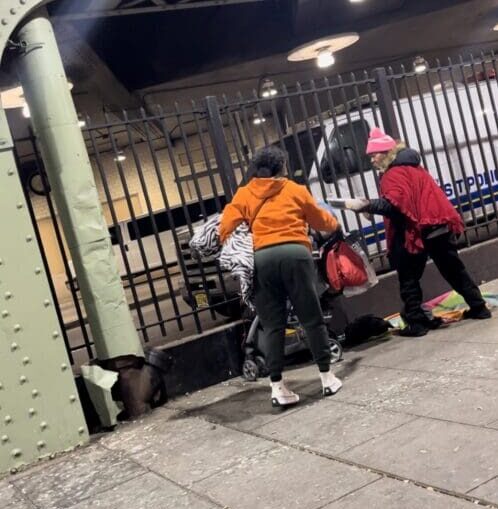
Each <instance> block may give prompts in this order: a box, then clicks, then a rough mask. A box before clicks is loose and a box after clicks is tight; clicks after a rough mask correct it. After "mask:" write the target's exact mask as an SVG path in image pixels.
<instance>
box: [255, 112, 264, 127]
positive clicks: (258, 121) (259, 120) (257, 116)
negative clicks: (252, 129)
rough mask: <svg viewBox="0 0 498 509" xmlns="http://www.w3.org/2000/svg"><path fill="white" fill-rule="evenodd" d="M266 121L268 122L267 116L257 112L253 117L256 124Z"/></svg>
mask: <svg viewBox="0 0 498 509" xmlns="http://www.w3.org/2000/svg"><path fill="white" fill-rule="evenodd" d="M265 122H266V118H265V117H263V116H261V115H258V114H257V113H255V114H254V116H253V118H252V123H253V124H254V125H261V124H264V123H265Z"/></svg>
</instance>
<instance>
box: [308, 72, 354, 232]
mask: <svg viewBox="0 0 498 509" xmlns="http://www.w3.org/2000/svg"><path fill="white" fill-rule="evenodd" d="M310 86H311V90H312V91H313V90H315V92H314V93H313V102H314V106H315V112H316V114H317V115H318V123H319V125H320V131H321V133H322V140H323V143H324V144H325V157H326V158H327V163H328V164H329V167H330V169H331V171H332V180H333V186H334V189H335V194H336V195H337V196H338V197H340V196H341V190H340V188H339V182H338V179H337V173H336V171H335V165H334V159H333V157H332V152H331V151H330V143H329V140H330V137H331V136H332V134H333V130H334V128H333V126H332V129H331V132H330V133H329V134H328V135H327V129H326V128H325V124H324V121H323V117H324V115H323V113H322V111H321V106H320V100H319V97H318V93H317V92H316V87H315V82H314V80H311V81H310ZM317 173H318V175H319V178H320V179H321V180H323V175H321V171H320V167H318V168H317ZM329 185H330V184H329ZM340 212H341V219H342V224H343V225H344V227H345V228H346V230H349V226H348V219H347V216H346V212H345V211H344V210H341V211H340Z"/></svg>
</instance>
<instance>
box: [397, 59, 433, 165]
mask: <svg viewBox="0 0 498 509" xmlns="http://www.w3.org/2000/svg"><path fill="white" fill-rule="evenodd" d="M401 70H402V72H403V77H402V83H403V85H404V86H405V94H406V100H407V102H408V106H409V107H410V114H411V117H412V121H413V127H414V129H415V135H416V137H417V143H418V148H419V152H420V156H421V157H422V163H423V165H424V166H425V167H426V168H427V167H428V166H429V165H428V164H427V159H426V157H425V150H424V144H423V142H422V135H421V134H420V128H419V125H418V122H417V116H416V115H415V108H414V106H413V100H412V95H411V93H410V88H409V87H408V77H409V75H408V74H407V73H406V72H405V67H404V66H403V65H401ZM405 141H406V142H408V143H409V140H405Z"/></svg>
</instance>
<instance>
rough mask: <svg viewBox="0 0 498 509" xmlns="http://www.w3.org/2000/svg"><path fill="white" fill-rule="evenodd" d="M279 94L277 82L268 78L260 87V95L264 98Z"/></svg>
mask: <svg viewBox="0 0 498 509" xmlns="http://www.w3.org/2000/svg"><path fill="white" fill-rule="evenodd" d="M277 94H278V90H277V89H276V87H275V83H274V82H273V81H272V80H270V79H268V78H266V79H264V80H263V83H262V84H261V88H260V94H259V95H260V96H261V97H263V98H264V99H268V98H269V97H275V96H276V95H277Z"/></svg>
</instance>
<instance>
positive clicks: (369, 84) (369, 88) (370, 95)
mask: <svg viewBox="0 0 498 509" xmlns="http://www.w3.org/2000/svg"><path fill="white" fill-rule="evenodd" d="M363 81H366V82H367V83H366V85H367V95H368V100H369V102H370V106H371V108H372V114H373V117H374V122H375V125H379V116H378V114H377V107H378V106H377V104H376V103H377V98H375V99H374V97H373V92H372V80H371V79H370V76H369V75H368V72H367V71H363Z"/></svg>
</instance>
